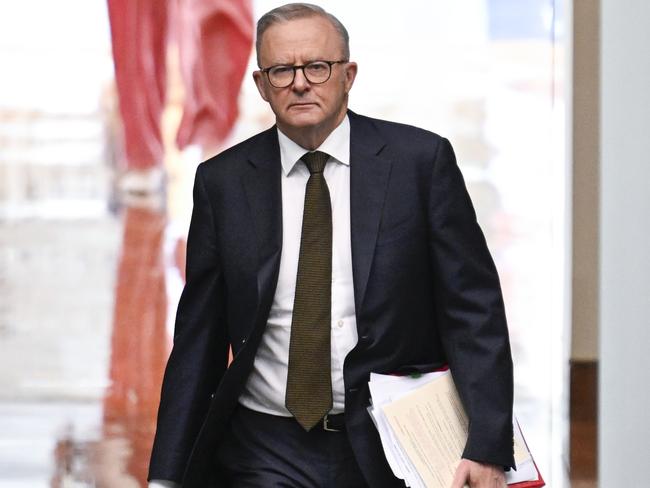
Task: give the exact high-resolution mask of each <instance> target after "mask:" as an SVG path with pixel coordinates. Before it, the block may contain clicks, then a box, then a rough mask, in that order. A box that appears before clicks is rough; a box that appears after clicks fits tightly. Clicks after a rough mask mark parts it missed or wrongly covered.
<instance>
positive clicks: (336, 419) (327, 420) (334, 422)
mask: <svg viewBox="0 0 650 488" xmlns="http://www.w3.org/2000/svg"><path fill="white" fill-rule="evenodd" d="M317 425H318V426H319V427H321V428H322V429H323V430H326V431H327V432H343V431H344V430H345V414H343V413H337V414H335V415H330V414H327V415H325V417H323V419H322V420H321V421H320V422H318V424H317Z"/></svg>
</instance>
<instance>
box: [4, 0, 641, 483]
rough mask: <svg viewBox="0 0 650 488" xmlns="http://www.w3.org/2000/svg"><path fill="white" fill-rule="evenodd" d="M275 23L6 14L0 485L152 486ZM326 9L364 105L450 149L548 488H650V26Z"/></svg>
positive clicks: (129, 13) (424, 2)
mask: <svg viewBox="0 0 650 488" xmlns="http://www.w3.org/2000/svg"><path fill="white" fill-rule="evenodd" d="M282 3H283V2H278V1H270V0H170V1H169V2H158V1H155V0H109V1H108V2H104V1H101V0H60V1H59V2H48V1H46V0H22V1H21V2H10V1H0V67H1V69H2V76H0V488H5V487H6V488H9V487H11V488H22V487H25V488H27V487H29V488H37V487H53V488H54V487H56V488H70V487H120V488H122V487H127V488H128V487H144V486H146V483H145V480H146V472H147V464H148V459H149V451H150V447H151V441H152V438H153V432H154V427H155V415H156V409H157V404H158V399H159V390H160V382H161V379H162V373H163V369H164V366H165V362H166V358H167V355H168V354H169V351H170V347H171V334H172V332H173V322H174V314H175V309H176V305H177V301H178V298H179V295H180V291H181V290H182V286H183V282H184V260H185V237H186V232H187V227H188V223H189V216H190V212H191V207H192V201H191V187H192V182H193V177H194V172H195V169H196V166H197V165H198V164H199V163H200V162H201V161H202V160H204V159H206V158H208V157H210V156H211V155H213V154H216V153H217V152H219V151H221V150H223V149H225V148H227V147H229V146H231V145H232V144H235V143H237V142H239V141H241V140H243V139H245V138H247V137H249V136H250V135H253V134H255V133H257V132H259V131H261V130H263V129H266V128H268V127H269V126H271V125H272V124H273V115H272V113H271V112H270V110H269V108H268V107H267V106H266V104H265V103H264V102H263V101H262V100H261V99H260V97H259V95H258V93H257V90H256V88H255V86H254V83H253V80H252V76H251V73H252V71H253V70H254V69H255V68H256V66H255V62H254V53H253V51H252V43H253V39H254V20H255V19H257V18H259V16H260V15H262V14H263V13H264V12H266V11H268V10H270V9H271V8H274V7H276V6H279V5H281V4H282ZM319 5H321V6H323V7H324V8H325V9H326V10H328V11H330V12H332V13H334V14H335V15H336V16H337V17H338V18H339V19H340V20H341V21H342V22H343V23H344V24H345V25H346V27H347V28H348V30H349V32H350V35H351V51H352V59H353V60H355V61H357V63H358V64H359V75H358V78H357V81H356V83H355V86H354V89H353V90H352V94H351V98H350V107H351V108H352V109H353V110H355V111H357V112H359V113H362V114H365V115H370V116H374V117H379V118H386V119H390V120H395V121H399V122H406V123H409V124H412V125H417V126H420V127H423V128H426V129H429V130H432V131H434V132H438V133H440V134H441V135H443V136H445V137H447V138H449V139H450V140H451V142H452V144H453V145H454V147H455V149H456V152H457V156H458V160H459V164H460V166H461V169H462V171H463V174H464V175H465V179H466V181H467V183H468V187H469V190H470V193H471V195H472V198H473V200H474V203H475V206H476V208H477V213H478V217H479V221H480V223H481V226H482V228H483V230H484V232H485V234H486V237H487V240H488V244H489V246H490V249H491V251H492V254H493V256H494V258H495V261H496V264H497V268H498V269H499V272H500V276H501V280H502V285H503V289H504V294H505V301H506V309H507V314H508V319H509V327H510V335H511V341H512V344H513V355H514V360H515V382H516V385H515V414H516V416H517V418H518V420H519V423H520V425H521V426H522V429H523V431H524V434H525V436H526V438H527V441H528V444H529V447H530V449H531V451H532V452H533V455H534V456H535V458H536V461H537V464H538V466H539V468H540V470H541V472H542V474H543V476H544V478H545V479H546V481H547V484H548V486H551V487H568V486H575V487H595V486H597V485H598V479H599V475H600V486H604V487H610V486H611V487H615V486H616V487H618V486H625V487H637V486H638V487H643V486H647V484H646V483H645V482H644V481H641V480H640V479H639V478H638V477H637V476H634V474H635V473H634V470H630V469H629V463H632V466H633V465H634V459H636V458H635V456H639V458H638V459H639V460H640V459H641V458H640V453H642V452H645V453H646V454H647V452H648V450H647V449H645V448H647V447H648V443H647V439H649V438H650V433H649V432H648V424H650V422H648V421H647V420H648V419H647V416H646V414H645V413H644V410H642V406H643V405H645V403H646V402H647V401H648V400H650V398H648V396H649V393H648V392H647V390H648V388H647V378H646V373H644V372H643V371H644V369H643V367H641V362H640V358H641V357H643V356H644V351H645V350H647V346H648V345H650V338H649V336H648V334H649V332H648V329H650V327H647V326H648V325H649V324H648V319H647V317H648V313H647V311H648V298H647V297H648V296H650V283H649V281H648V280H649V278H648V276H650V269H649V263H648V257H647V252H646V249H647V248H648V247H649V246H650V242H649V240H650V238H649V237H648V231H647V229H646V226H644V225H639V222H643V221H645V223H646V224H647V222H648V221H650V215H649V214H650V212H649V204H648V202H647V192H644V191H643V190H644V188H645V189H647V186H648V181H650V174H649V173H648V168H647V154H648V152H649V151H650V147H648V146H649V143H648V137H647V127H648V126H650V115H649V114H650V100H649V98H648V95H647V87H648V86H650V66H648V60H650V53H648V51H647V49H648V46H650V36H649V35H648V31H649V30H650V29H649V28H650V8H649V7H648V4H646V3H644V2H643V1H641V0H637V1H634V0H624V1H621V2H619V3H615V0H601V1H600V2H599V1H598V0H574V1H573V2H571V0H516V1H515V0H459V1H455V2H448V1H444V0H410V1H408V2H400V3H397V2H394V1H388V0H377V1H375V2H372V3H362V2H356V3H354V2H349V1H344V0H321V1H320V2H319ZM615 5H617V7H615ZM643 127H645V129H642V128H643ZM643 154H645V156H642V155H643ZM644 163H645V164H644ZM646 217H649V218H648V219H646ZM599 335H600V340H599ZM599 382H600V383H599ZM639 385H641V387H639ZM643 385H645V388H644V387H643ZM599 395H600V399H599ZM599 415H600V417H599ZM644 429H645V430H644ZM597 433H599V434H600V445H601V446H602V447H601V452H600V457H599V456H597V451H598V449H597V447H598V436H597ZM608 436H609V437H608ZM599 459H600V460H599ZM626 467H627V468H626ZM599 468H600V469H599ZM626 476H629V480H630V481H624V480H625V479H627V478H625V477H626Z"/></svg>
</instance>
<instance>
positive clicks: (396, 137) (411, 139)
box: [355, 114, 445, 145]
mask: <svg viewBox="0 0 650 488" xmlns="http://www.w3.org/2000/svg"><path fill="white" fill-rule="evenodd" d="M355 117H358V118H359V119H362V120H365V121H366V122H367V123H369V124H371V125H373V126H374V128H375V129H376V130H377V132H378V133H379V134H381V135H382V136H384V137H385V138H386V140H387V141H390V142H393V143H402V144H407V145H408V144H413V143H416V144H417V143H422V144H427V145H430V144H433V145H437V144H438V143H439V142H440V141H441V140H443V139H445V138H444V137H443V136H441V135H440V134H437V133H435V132H432V131H430V130H427V129H423V128H421V127H416V126H414V125H410V124H405V123H402V122H394V121H390V120H383V119H377V118H374V117H367V116H364V115H358V114H355Z"/></svg>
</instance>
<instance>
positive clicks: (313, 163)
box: [300, 151, 330, 174]
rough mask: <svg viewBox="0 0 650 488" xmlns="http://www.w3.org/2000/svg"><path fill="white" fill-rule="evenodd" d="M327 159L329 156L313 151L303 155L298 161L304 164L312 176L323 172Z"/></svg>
mask: <svg viewBox="0 0 650 488" xmlns="http://www.w3.org/2000/svg"><path fill="white" fill-rule="evenodd" d="M329 158H330V156H329V154H327V153H324V152H322V151H314V152H308V153H305V154H304V155H303V157H302V158H300V159H302V160H303V161H304V162H305V164H306V165H307V168H308V169H309V172H310V173H311V174H314V173H322V172H323V170H324V169H325V164H326V163H327V160H328V159H329Z"/></svg>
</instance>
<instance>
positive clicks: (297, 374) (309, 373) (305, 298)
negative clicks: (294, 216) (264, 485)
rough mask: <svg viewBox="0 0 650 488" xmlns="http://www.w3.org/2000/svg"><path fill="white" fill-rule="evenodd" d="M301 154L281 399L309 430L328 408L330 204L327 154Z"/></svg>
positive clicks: (329, 405) (329, 383) (317, 152)
mask: <svg viewBox="0 0 650 488" xmlns="http://www.w3.org/2000/svg"><path fill="white" fill-rule="evenodd" d="M301 159H302V161H304V162H305V164H306V165H307V167H308V168H309V172H310V173H311V176H310V177H309V180H308V181H307V187H306V189H305V210H304V213H303V218H302V235H301V238H300V255H299V257H298V275H297V278H296V294H295V298H294V302H293V317H292V319H291V343H290V346H289V371H288V375H287V396H286V399H285V403H286V406H287V409H288V410H289V411H290V412H291V413H292V414H293V415H294V417H295V418H296V420H297V421H298V422H299V423H300V425H302V426H303V428H304V429H305V430H310V429H311V428H312V427H314V426H315V425H316V424H317V423H318V422H319V421H320V420H321V419H322V418H323V417H324V416H325V414H326V413H327V412H329V410H330V409H331V408H332V379H331V365H330V363H331V346H330V333H331V332H330V326H331V315H332V312H331V302H332V297H331V294H332V288H331V287H332V208H331V204H330V194H329V190H328V189H327V182H326V181H325V177H324V175H323V170H324V169H325V164H326V163H327V160H328V159H329V156H328V155H327V154H325V153H323V152H320V151H316V152H310V153H307V154H305V155H304V156H303V157H302V158H301Z"/></svg>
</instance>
